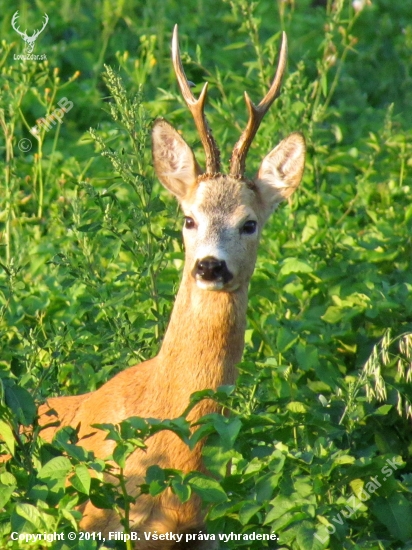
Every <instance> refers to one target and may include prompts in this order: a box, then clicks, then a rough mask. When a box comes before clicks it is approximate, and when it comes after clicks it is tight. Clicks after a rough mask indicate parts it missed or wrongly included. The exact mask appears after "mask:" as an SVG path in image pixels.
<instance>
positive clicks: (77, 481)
mask: <svg viewBox="0 0 412 550" xmlns="http://www.w3.org/2000/svg"><path fill="white" fill-rule="evenodd" d="M74 472H75V473H74V476H72V477H71V478H70V479H69V481H70V483H71V484H72V485H73V487H74V488H75V489H77V490H78V491H80V492H81V493H84V494H85V495H88V494H89V493H90V484H91V476H90V473H89V470H88V469H87V466H85V465H84V464H79V465H78V466H76V467H75V469H74Z"/></svg>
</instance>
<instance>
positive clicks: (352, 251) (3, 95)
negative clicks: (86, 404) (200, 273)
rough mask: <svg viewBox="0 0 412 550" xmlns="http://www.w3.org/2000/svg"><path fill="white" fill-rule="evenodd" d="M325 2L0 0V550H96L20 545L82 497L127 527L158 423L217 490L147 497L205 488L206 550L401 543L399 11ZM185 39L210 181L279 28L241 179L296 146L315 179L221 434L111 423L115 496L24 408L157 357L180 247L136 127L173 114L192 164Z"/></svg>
mask: <svg viewBox="0 0 412 550" xmlns="http://www.w3.org/2000/svg"><path fill="white" fill-rule="evenodd" d="M325 3H326V4H327V5H326V6H325V5H323V4H325ZM325 3H323V2H309V0H302V1H301V2H294V1H293V0H290V1H281V0H279V1H278V2H277V3H274V2H272V1H269V0H261V1H259V2H256V3H251V2H249V1H248V0H230V1H229V0H225V1H218V0H212V1H208V2H206V1H203V0H197V1H196V2H182V1H180V2H176V1H174V0H167V1H155V0H146V1H145V2H131V1H130V0H117V1H116V0H103V1H102V2H94V1H93V2H88V3H80V2H77V3H73V2H69V1H68V0H64V1H63V2H55V1H53V0H50V1H47V2H42V3H41V2H36V4H35V6H34V5H33V6H32V7H30V8H29V6H28V5H27V4H26V3H25V2H20V3H19V4H18V5H16V6H14V7H10V5H9V4H6V3H5V2H0V6H1V12H2V14H3V20H2V26H1V30H2V37H3V42H2V50H1V55H0V70H1V92H0V127H1V130H2V131H1V132H0V147H1V153H2V178H1V182H0V187H1V192H0V236H1V241H0V262H1V263H0V267H1V270H0V452H1V453H2V454H4V455H6V456H8V457H10V455H11V458H10V459H9V460H7V461H5V462H4V463H3V464H1V465H0V540H1V541H2V542H1V545H2V546H1V547H2V548H16V549H17V548H25V547H27V548H36V547H38V548H42V547H51V548H55V549H64V548H69V547H72V548H81V549H93V548H97V546H98V541H93V540H83V541H75V542H74V543H71V546H70V545H69V542H68V541H67V540H66V541H65V542H61V541H60V542H59V541H57V542H56V541H55V542H50V543H47V542H45V541H42V542H41V543H39V544H38V545H37V546H36V545H33V544H27V545H26V546H25V545H24V544H23V543H22V542H18V541H14V542H13V541H12V540H11V539H10V533H11V532H12V531H17V532H20V533H21V532H26V533H44V532H47V533H52V532H54V531H56V532H59V533H65V534H67V533H68V532H69V531H75V530H77V529H78V527H77V526H78V522H79V520H80V517H81V516H80V512H79V511H78V510H76V506H77V505H78V504H79V503H82V502H84V501H85V500H87V499H88V498H91V499H92V500H94V502H99V503H100V505H101V506H107V507H111V508H114V507H115V508H116V509H117V510H118V511H119V514H120V516H121V517H122V518H123V521H124V524H125V528H126V532H127V514H128V497H127V495H126V494H125V492H124V491H123V490H122V468H123V466H124V460H125V459H126V457H127V455H128V453H130V452H131V450H132V449H134V448H135V447H136V445H138V446H139V445H140V446H144V441H145V439H146V438H147V437H150V435H151V434H152V433H154V432H156V431H157V430H159V429H172V430H175V431H176V433H178V434H179V435H180V436H181V437H182V438H183V439H185V440H187V441H188V444H191V445H193V444H194V443H195V441H196V439H197V438H199V437H203V436H206V435H207V436H208V440H207V445H206V447H205V452H204V454H205V462H206V465H207V466H208V468H209V470H210V472H211V473H212V474H213V477H210V478H205V477H204V476H201V475H200V474H196V473H191V474H188V475H186V476H185V475H183V474H182V473H181V472H177V471H163V470H161V469H160V468H157V467H152V468H151V469H150V470H149V471H148V475H147V480H146V482H147V483H146V484H145V485H144V486H143V487H142V490H144V491H149V492H150V493H151V494H157V493H158V492H159V491H162V490H164V488H165V487H167V486H171V487H172V488H173V490H174V491H175V492H176V493H177V494H178V495H179V496H180V497H181V498H182V500H185V499H187V498H188V497H189V495H190V494H191V492H192V491H195V492H197V493H198V494H200V495H201V496H202V498H203V500H204V502H205V505H207V506H208V507H209V508H208V510H209V511H208V525H209V530H210V533H220V534H221V535H222V534H223V535H227V536H225V537H224V539H225V540H224V541H223V542H222V543H221V548H222V549H238V548H250V549H256V550H260V549H262V548H293V549H296V550H309V549H323V548H331V549H341V548H346V549H365V548H370V549H383V548H385V549H404V550H407V549H410V548H411V547H412V524H411V521H410V518H411V517H412V462H411V454H412V445H411V437H410V434H411V428H410V424H411V419H412V391H411V384H410V383H411V379H412V364H411V361H412V336H411V332H412V293H411V289H412V265H411V263H412V239H411V234H412V205H411V199H412V180H411V170H412V140H411V137H412V132H411V130H410V127H411V122H412V115H411V109H410V105H411V103H412V91H411V90H412V76H411V68H412V66H411V61H410V60H411V53H412V23H411V21H412V6H410V5H409V4H410V3H408V2H390V1H389V0H372V2H367V1H365V2H353V4H354V6H355V7H356V8H357V9H355V8H354V6H353V5H352V3H351V2H349V1H348V0H335V1H333V2H332V0H328V1H327V2H325ZM360 8H362V9H360ZM17 9H19V15H20V27H21V28H26V27H27V28H28V29H31V28H33V29H34V28H36V26H37V28H38V27H39V20H40V19H41V17H42V14H43V13H44V12H45V11H46V12H47V13H48V15H49V23H48V26H47V27H46V29H45V31H44V32H43V33H42V34H41V35H40V36H39V38H38V40H37V42H36V46H35V52H34V53H45V54H46V55H47V61H46V62H37V61H20V60H18V59H15V58H14V56H15V55H18V54H21V53H23V47H24V43H23V40H22V39H21V38H20V37H19V36H18V35H17V34H16V33H15V32H14V30H13V29H12V27H11V19H12V16H13V14H14V12H15V11H16V10H17ZM176 22H178V23H179V28H180V36H181V49H182V52H184V62H185V68H186V70H187V74H188V77H189V79H190V80H192V81H194V82H196V83H198V84H199V86H197V87H196V88H195V93H196V92H197V91H198V90H199V89H200V84H202V83H203V81H204V80H205V79H207V80H208V81H209V82H210V94H209V96H210V97H209V107H208V111H207V112H208V117H209V120H210V124H211V126H212V128H213V130H214V135H215V137H216V139H217V141H218V143H219V144H220V145H221V149H222V156H223V161H224V162H225V163H226V164H227V161H228V159H229V155H230V151H231V148H232V147H233V144H234V142H235V141H236V140H237V138H238V135H239V132H240V131H241V130H242V129H243V126H244V123H245V119H246V113H245V107H244V103H243V99H242V93H243V91H244V90H247V91H248V92H249V93H250V95H251V97H252V99H254V100H255V101H256V100H258V99H259V98H260V97H262V96H263V95H264V93H265V90H266V89H267V86H268V84H269V83H270V79H271V77H272V74H273V65H274V64H275V62H276V58H277V51H278V45H279V39H280V31H281V30H282V29H285V30H286V31H287V33H288V38H289V72H288V75H287V77H286V79H285V81H284V86H283V93H282V95H281V96H280V98H279V99H278V100H277V102H276V103H275V105H274V107H272V109H271V111H270V112H269V113H268V115H267V116H266V118H265V121H264V123H263V124H262V127H261V129H260V130H259V133H258V135H257V137H256V139H255V143H254V146H253V147H252V151H251V153H250V155H249V160H248V169H249V172H250V173H253V170H254V169H256V167H257V165H258V163H259V160H260V159H261V158H262V157H263V156H264V155H265V154H266V153H267V152H268V151H269V150H270V149H271V148H272V147H273V146H274V145H275V144H276V142H277V141H279V139H280V138H281V137H283V136H284V135H286V134H287V133H288V132H290V131H293V130H301V131H302V132H303V133H304V134H305V136H306V139H307V142H308V158H307V167H306V172H305V176H304V181H303V184H302V190H301V191H300V192H299V193H298V194H296V195H297V196H295V195H294V196H293V199H292V200H291V201H290V202H289V204H288V205H286V206H284V207H282V208H280V209H279V211H278V212H277V214H276V216H273V218H272V220H271V221H270V223H269V224H268V227H267V228H266V230H265V233H264V238H263V242H262V245H261V251H260V256H259V259H258V264H257V268H256V272H255V275H254V278H253V280H252V284H251V289H250V300H249V305H250V307H249V312H248V329H247V333H246V343H247V344H246V349H245V353H244V360H243V362H242V363H241V365H240V366H239V371H240V376H239V380H238V383H237V385H236V388H228V387H225V388H221V389H220V390H219V391H218V392H217V393H216V394H213V397H214V398H215V399H216V400H217V401H218V402H220V403H222V405H223V406H224V407H226V408H227V409H228V410H229V411H230V412H231V414H230V415H229V416H228V417H224V416H220V415H210V416H208V417H205V418H204V419H203V420H202V422H201V427H200V428H199V429H198V430H197V431H196V432H195V435H194V436H192V438H190V437H189V431H188V425H187V422H186V421H185V419H184V418H180V419H174V420H173V421H167V422H165V423H163V424H159V423H157V422H153V421H152V422H146V421H143V420H142V421H137V420H134V421H130V422H125V423H123V424H122V425H121V426H111V427H110V426H106V429H107V431H108V433H109V437H112V438H114V439H115V441H117V448H116V452H115V456H114V459H115V462H116V463H117V464H118V466H119V469H118V470H117V471H116V472H114V473H115V475H116V476H117V478H116V482H115V483H113V485H110V484H108V483H104V482H103V481H102V472H103V471H105V470H108V469H110V468H111V466H110V465H109V463H104V462H102V461H100V460H96V459H95V458H94V457H93V456H92V455H91V454H90V453H86V452H85V451H83V450H82V449H81V448H80V447H78V446H76V445H75V442H76V436H75V433H74V432H73V431H72V430H69V429H66V430H63V431H62V432H60V433H59V435H58V437H57V438H56V440H55V441H54V443H53V445H44V444H43V443H42V441H41V432H40V431H39V428H38V426H37V424H36V406H37V405H38V404H39V403H41V402H43V401H44V400H45V398H46V397H48V396H51V395H63V394H78V393H81V392H86V391H90V390H93V389H96V388H97V387H99V386H100V385H101V384H102V383H104V382H105V381H106V380H107V379H108V378H109V377H112V376H113V375H114V374H115V373H116V372H118V371H119V370H121V369H124V368H126V367H127V366H129V365H132V364H134V363H136V362H139V361H141V360H144V359H147V358H149V357H151V356H153V355H155V354H156V352H157V349H158V346H159V342H160V339H161V337H162V334H163V332H164V330H165V326H166V324H167V321H168V317H169V314H170V310H171V307H172V304H173V296H174V294H175V292H176V289H177V286H178V281H179V271H180V268H181V265H182V260H183V251H182V247H181V238H180V225H181V223H180V217H179V215H178V214H177V209H176V205H175V204H174V203H173V201H172V200H171V199H170V198H169V197H168V196H167V195H166V194H164V193H163V191H160V186H159V185H158V183H156V181H155V179H154V176H153V171H152V168H151V159H150V144H149V137H148V136H149V132H150V124H151V120H152V119H154V118H155V117H157V116H165V117H167V119H168V120H169V121H170V122H172V123H173V124H174V125H175V126H176V127H177V128H179V130H182V132H183V133H184V135H185V137H186V139H187V140H188V141H189V143H191V144H192V145H193V147H194V149H195V150H196V153H197V156H198V157H199V158H201V152H200V151H198V150H199V147H198V146H199V141H198V137H197V136H196V134H195V130H194V125H193V124H192V121H191V119H190V116H189V114H188V113H187V110H186V109H185V108H184V106H183V103H182V101H181V99H180V97H179V94H178V93H177V87H176V83H175V80H174V76H173V74H172V71H171V63H170V59H169V43H170V37H171V30H172V28H173V25H174V23H176ZM26 23H27V24H26ZM104 65H106V68H105V67H104ZM61 101H63V105H66V106H67V105H69V106H71V104H73V107H72V108H71V109H69V110H67V112H65V113H64V116H63V118H62V122H61V123H60V122H56V123H55V124H52V125H51V128H50V129H49V130H48V129H47V127H45V126H41V125H40V123H39V122H38V121H39V119H40V118H41V117H46V116H48V117H50V116H51V115H52V114H53V113H54V112H55V110H56V108H58V102H61ZM48 120H50V118H48ZM36 125H37V128H38V132H37V134H36V135H34V134H33V133H32V132H30V129H32V128H33V127H34V126H36ZM90 127H92V128H93V130H92V131H89V128H90ZM22 140H25V141H23V142H22ZM27 140H30V142H31V147H30V146H29V145H30V144H29V145H28V141H27ZM198 153H199V154H198ZM211 395H212V394H211V392H209V391H207V390H205V392H200V393H199V394H197V395H195V396H193V403H195V402H196V401H197V400H199V399H202V398H204V397H210V396H211ZM229 461H231V464H232V465H231V471H230V474H229V475H226V470H227V465H228V463H229ZM92 470H93V471H94V475H95V477H93V479H92V478H91V475H90V471H92ZM67 479H68V480H69V481H68V482H67V481H66V480H67ZM231 532H233V533H236V534H238V535H242V536H243V535H250V534H251V533H259V534H270V533H276V535H277V537H278V541H277V542H276V543H274V542H273V541H272V542H270V541H269V542H263V541H261V540H259V541H256V540H246V537H244V538H242V540H231V539H230V538H228V536H229V534H230V533H231ZM66 539H67V537H66ZM226 539H228V540H226ZM116 544H117V546H116V547H117V548H123V547H124V546H122V544H123V543H116Z"/></svg>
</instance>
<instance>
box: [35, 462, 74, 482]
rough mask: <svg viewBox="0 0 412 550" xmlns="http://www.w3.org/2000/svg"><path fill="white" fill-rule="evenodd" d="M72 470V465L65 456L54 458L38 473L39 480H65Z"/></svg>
mask: <svg viewBox="0 0 412 550" xmlns="http://www.w3.org/2000/svg"><path fill="white" fill-rule="evenodd" d="M71 469H72V464H71V462H70V460H69V459H68V458H66V457H65V456H56V457H55V458H52V459H51V460H49V462H47V463H46V464H45V465H44V466H43V467H42V468H41V469H40V471H39V473H38V477H39V478H40V479H65V478H66V476H67V474H68V473H69V472H70V470H71Z"/></svg>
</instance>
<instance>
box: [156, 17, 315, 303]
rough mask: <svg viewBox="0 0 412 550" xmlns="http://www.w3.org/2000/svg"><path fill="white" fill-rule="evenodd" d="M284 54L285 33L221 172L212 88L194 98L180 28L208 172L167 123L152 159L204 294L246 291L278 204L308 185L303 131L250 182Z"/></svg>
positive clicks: (183, 83) (160, 123)
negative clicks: (249, 164)
mask: <svg viewBox="0 0 412 550" xmlns="http://www.w3.org/2000/svg"><path fill="white" fill-rule="evenodd" d="M286 56H287V42H286V35H285V33H283V38H282V47H281V51H280V56H279V63H278V68H277V71H276V75H275V78H274V80H273V83H272V85H271V87H270V90H269V91H268V93H267V94H266V96H265V97H264V98H263V99H262V101H261V102H260V103H259V105H258V106H255V105H254V104H253V103H252V101H251V100H250V98H249V96H248V95H247V94H246V93H245V100H246V105H247V108H248V111H249V121H248V123H247V126H246V128H245V130H244V132H243V133H242V135H241V136H240V138H239V141H238V142H237V144H236V145H235V147H234V149H233V153H232V157H231V161H230V173H229V174H228V175H224V174H221V173H220V153H219V150H218V147H217V145H216V142H215V140H214V138H213V136H212V133H211V131H210V128H209V126H208V124H207V121H206V117H205V114H204V105H205V101H206V94H207V83H206V84H205V85H204V87H203V90H202V92H201V94H200V96H199V99H197V100H196V99H195V97H194V96H193V94H192V92H191V90H190V85H189V83H188V80H187V78H186V76H185V73H184V70H183V67H182V63H181V59H180V53H179V45H178V34H177V26H175V29H174V33H173V42H172V59H173V65H174V69H175V72H176V76H177V80H178V83H179V87H180V90H181V92H182V95H183V98H184V100H185V102H186V104H187V106H188V107H189V110H190V111H191V113H192V115H193V118H194V121H195V124H196V127H197V130H198V132H199V135H200V138H201V141H202V144H203V147H204V149H205V154H206V170H205V171H204V172H203V171H202V170H201V168H200V166H199V164H198V163H197V161H196V159H195V157H194V155H193V152H192V150H191V149H190V147H189V146H188V145H187V143H186V142H185V141H184V139H183V138H182V137H181V136H180V135H179V133H178V132H177V131H176V130H175V129H174V128H173V127H172V126H171V125H170V124H169V123H168V122H166V121H165V120H163V119H159V120H157V121H156V122H155V124H154V126H153V131H152V140H153V160H154V168H155V171H156V174H157V176H158V178H159V180H160V181H161V183H162V184H163V185H164V187H165V188H166V189H168V190H169V191H170V192H171V193H173V195H175V196H176V197H177V199H178V200H179V202H180V204H181V207H182V209H183V212H184V214H185V224H184V230H183V236H184V242H185V249H186V264H185V269H186V270H188V271H189V272H190V277H191V280H192V282H193V283H195V284H196V286H197V287H198V288H200V289H204V290H216V291H226V292H236V291H238V290H239V289H242V288H245V287H247V284H248V282H249V279H250V277H251V275H252V273H253V269H254V265H255V261H256V255H257V246H258V242H259V237H260V234H261V230H262V227H263V225H264V223H265V222H266V220H267V219H268V217H269V215H270V213H271V212H272V211H273V210H274V209H275V208H276V206H277V205H278V204H279V203H280V202H281V201H283V200H285V199H287V198H288V197H290V196H291V195H292V193H293V192H294V191H295V190H296V189H297V187H298V186H299V184H300V181H301V179H302V174H303V169H304V163H305V140H304V138H303V136H302V134H300V133H298V132H295V133H293V134H291V135H289V136H288V137H286V138H285V139H284V140H282V141H281V142H280V143H279V145H277V147H275V148H274V149H273V150H272V151H271V152H270V153H269V154H268V155H267V156H266V157H265V158H264V159H263V161H262V163H261V165H260V168H259V170H258V171H257V174H256V176H255V177H254V178H253V179H252V180H249V179H248V178H246V177H245V176H244V171H245V161H246V155H247V152H248V150H249V147H250V145H251V143H252V140H253V138H254V136H255V134H256V132H257V130H258V128H259V125H260V122H261V121H262V119H263V117H264V115H265V113H266V112H267V110H268V109H269V107H270V105H271V104H272V103H273V101H274V100H275V98H276V97H277V95H278V93H279V90H280V85H281V81H282V77H283V73H284V69H285V65H286Z"/></svg>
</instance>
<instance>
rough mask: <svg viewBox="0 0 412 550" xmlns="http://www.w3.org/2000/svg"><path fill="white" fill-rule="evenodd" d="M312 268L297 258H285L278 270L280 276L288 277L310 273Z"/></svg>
mask: <svg viewBox="0 0 412 550" xmlns="http://www.w3.org/2000/svg"><path fill="white" fill-rule="evenodd" d="M312 271H313V269H312V267H311V266H310V265H309V264H308V263H307V262H304V261H303V260H299V259H298V258H286V259H285V260H283V265H282V267H281V269H280V272H279V274H280V275H290V274H291V273H312Z"/></svg>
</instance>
